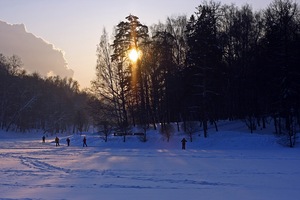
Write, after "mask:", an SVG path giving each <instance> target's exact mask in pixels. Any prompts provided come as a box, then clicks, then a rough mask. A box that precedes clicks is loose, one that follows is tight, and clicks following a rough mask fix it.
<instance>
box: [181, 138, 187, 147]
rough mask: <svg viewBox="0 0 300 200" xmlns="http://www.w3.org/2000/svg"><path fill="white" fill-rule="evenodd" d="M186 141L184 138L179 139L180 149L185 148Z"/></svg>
mask: <svg viewBox="0 0 300 200" xmlns="http://www.w3.org/2000/svg"><path fill="white" fill-rule="evenodd" d="M186 142H187V140H186V139H185V138H183V139H182V140H181V143H182V149H185V143H186Z"/></svg>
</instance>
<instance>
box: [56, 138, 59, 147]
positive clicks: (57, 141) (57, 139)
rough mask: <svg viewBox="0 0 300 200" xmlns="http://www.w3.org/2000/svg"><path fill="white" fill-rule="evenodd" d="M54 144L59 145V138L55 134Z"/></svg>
mask: <svg viewBox="0 0 300 200" xmlns="http://www.w3.org/2000/svg"><path fill="white" fill-rule="evenodd" d="M55 146H59V138H58V137H57V136H56V137H55Z"/></svg>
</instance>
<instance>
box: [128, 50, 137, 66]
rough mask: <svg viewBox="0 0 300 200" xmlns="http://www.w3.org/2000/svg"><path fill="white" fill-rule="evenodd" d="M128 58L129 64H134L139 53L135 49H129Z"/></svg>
mask: <svg viewBox="0 0 300 200" xmlns="http://www.w3.org/2000/svg"><path fill="white" fill-rule="evenodd" d="M128 56H129V59H130V60H131V62H133V63H135V62H136V61H137V60H138V59H139V52H138V51H137V50H136V49H131V50H130V51H129V54H128Z"/></svg>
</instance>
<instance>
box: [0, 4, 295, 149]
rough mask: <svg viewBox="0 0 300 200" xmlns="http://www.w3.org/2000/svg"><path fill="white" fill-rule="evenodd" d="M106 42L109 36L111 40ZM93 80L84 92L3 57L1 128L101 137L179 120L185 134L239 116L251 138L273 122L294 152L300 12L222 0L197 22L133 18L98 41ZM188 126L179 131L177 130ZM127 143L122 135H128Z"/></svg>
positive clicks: (201, 10) (205, 7) (202, 10)
mask: <svg viewBox="0 0 300 200" xmlns="http://www.w3.org/2000/svg"><path fill="white" fill-rule="evenodd" d="M110 38H113V39H112V40H111V39H110ZM96 54H97V66H96V69H95V73H96V78H95V80H92V81H91V88H89V89H88V90H85V91H80V90H79V85H78V83H77V82H76V81H75V80H72V79H63V78H60V77H57V76H56V77H49V78H41V77H40V76H39V75H38V74H37V73H34V74H31V75H28V74H27V73H26V71H24V70H22V68H21V66H20V60H18V58H17V57H16V56H12V57H4V56H3V55H1V56H0V125H1V128H2V129H6V130H10V129H13V130H18V131H27V130H31V129H42V130H44V131H45V132H51V133H54V132H66V131H72V132H81V131H84V130H87V129H88V128H89V127H90V126H93V127H98V130H99V131H101V132H103V133H104V134H105V135H107V134H109V133H111V132H112V131H114V132H116V131H117V132H121V133H123V134H124V135H126V134H127V133H130V130H131V128H132V127H133V126H138V127H140V128H141V129H143V130H144V131H145V132H146V131H147V129H148V128H149V127H153V128H156V126H157V124H160V125H161V126H160V127H161V132H162V133H164V134H166V135H168V134H169V132H170V131H172V130H171V126H170V123H177V124H179V122H183V124H184V126H183V129H184V130H185V131H186V130H188V129H191V127H193V126H195V124H197V126H199V124H200V126H201V129H202V130H203V132H204V136H205V137H207V135H208V131H207V126H208V124H209V123H211V124H215V127H216V128H217V122H218V121H219V120H243V121H244V122H245V124H246V125H247V126H248V127H249V130H250V131H251V132H252V131H254V130H255V129H256V128H257V127H258V126H259V127H261V128H264V127H265V126H266V123H269V122H270V121H272V122H273V126H275V130H276V134H286V135H287V136H288V137H289V138H290V145H291V146H293V144H294V139H295V137H296V132H297V130H299V124H300V113H299V111H300V110H299V109H300V96H299V95H300V67H299V63H300V12H299V5H298V4H297V3H296V2H293V1H291V0H274V1H273V2H272V3H271V4H270V5H269V6H268V7H267V8H265V9H262V10H258V11H254V10H253V9H252V7H251V5H247V4H246V5H244V6H241V7H237V6H235V5H227V4H221V3H219V2H217V1H209V2H205V1H204V2H203V3H201V4H200V5H199V6H198V7H197V8H195V13H194V14H193V15H191V16H185V15H181V16H173V17H168V18H167V19H166V21H165V22H159V23H157V24H153V25H151V26H149V27H148V26H147V25H145V24H142V23H141V22H140V19H139V17H138V16H135V15H129V16H127V17H125V18H124V21H121V22H120V23H119V24H117V25H116V27H115V30H114V33H113V36H110V35H108V33H107V32H106V30H105V29H104V30H103V34H102V35H101V36H100V42H99V44H98V45H97V52H96ZM179 128H182V127H180V126H179V125H178V129H179ZM124 138H125V137H124Z"/></svg>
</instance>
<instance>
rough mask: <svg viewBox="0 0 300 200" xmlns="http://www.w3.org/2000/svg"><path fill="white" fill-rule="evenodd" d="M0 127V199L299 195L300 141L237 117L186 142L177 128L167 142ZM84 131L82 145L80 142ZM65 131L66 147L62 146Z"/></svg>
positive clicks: (247, 199) (276, 198) (235, 199)
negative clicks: (292, 143)
mask: <svg viewBox="0 0 300 200" xmlns="http://www.w3.org/2000/svg"><path fill="white" fill-rule="evenodd" d="M58 136H59V137H60V141H61V145H60V146H59V147H56V146H55V143H54V138H55V135H52V136H51V135H48V136H47V138H46V143H44V144H43V143H42V134H40V133H37V132H32V133H26V134H21V133H6V132H0V141H1V143H0V161H1V165H0V199H3V200H4V199H5V200H12V199H24V200H25V199H26V200H29V199H105V200H121V199H143V200H153V199H172V200H175V199H209V200H214V199H215V200H219V199H220V200H221V199H222V200H224V199H228V200H241V199H243V200H255V199H257V200H258V199H261V200H265V199H272V200H281V199H287V198H289V199H299V197H300V190H299V185H300V168H299V166H300V156H299V155H300V148H298V147H297V146H296V148H288V147H285V146H282V145H280V144H279V143H278V138H276V137H275V136H274V135H273V134H272V130H260V131H257V132H256V133H253V134H250V133H249V131H248V130H247V129H245V127H244V125H243V124H242V123H236V122H224V123H223V124H222V123H220V126H219V132H215V131H214V130H213V128H211V129H210V130H209V137H208V138H203V135H202V133H201V132H199V133H197V134H195V135H194V138H193V142H188V143H187V149H186V150H181V144H180V141H181V139H182V138H183V137H186V138H187V140H188V141H189V139H188V137H187V136H186V135H183V133H181V132H176V133H174V134H173V136H172V137H171V140H170V142H167V141H166V139H165V138H164V137H162V136H161V135H159V134H158V133H157V131H148V134H147V139H148V141H147V142H146V143H143V142H141V141H140V140H139V138H138V137H137V136H127V137H126V142H125V143H124V142H123V137H120V136H110V137H109V139H108V142H104V140H103V139H101V138H100V136H99V135H97V134H95V133H84V134H82V135H79V134H75V135H66V134H61V135H58ZM83 136H86V137H87V144H88V147H87V148H86V147H82V138H83ZM67 137H70V139H71V146H69V147H68V146H67V145H66V141H65V140H66V138H67Z"/></svg>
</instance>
